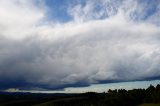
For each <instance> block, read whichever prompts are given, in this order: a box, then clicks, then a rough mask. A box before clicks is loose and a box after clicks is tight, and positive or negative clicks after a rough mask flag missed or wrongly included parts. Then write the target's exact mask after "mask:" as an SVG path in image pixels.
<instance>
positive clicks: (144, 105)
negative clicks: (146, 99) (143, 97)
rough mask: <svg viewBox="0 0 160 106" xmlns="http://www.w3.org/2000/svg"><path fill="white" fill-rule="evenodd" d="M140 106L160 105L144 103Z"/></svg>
mask: <svg viewBox="0 0 160 106" xmlns="http://www.w3.org/2000/svg"><path fill="white" fill-rule="evenodd" d="M140 106H160V104H152V103H145V104H142V105H140Z"/></svg>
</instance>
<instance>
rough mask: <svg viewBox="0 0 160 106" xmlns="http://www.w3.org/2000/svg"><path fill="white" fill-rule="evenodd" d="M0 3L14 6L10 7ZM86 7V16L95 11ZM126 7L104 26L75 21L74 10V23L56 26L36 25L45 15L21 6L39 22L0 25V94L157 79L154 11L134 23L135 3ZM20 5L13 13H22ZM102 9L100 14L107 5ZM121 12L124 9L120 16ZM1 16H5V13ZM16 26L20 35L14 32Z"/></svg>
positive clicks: (91, 21) (159, 72) (158, 51)
mask: <svg viewBox="0 0 160 106" xmlns="http://www.w3.org/2000/svg"><path fill="white" fill-rule="evenodd" d="M2 1H3V0H2ZM3 2H4V3H8V2H9V3H11V5H13V7H14V6H15V4H14V2H11V1H7V2H5V1H3ZM30 2H31V1H29V3H30ZM90 2H91V1H89V2H87V3H88V4H86V6H87V5H89V6H88V7H86V6H85V7H81V8H84V9H82V10H84V11H85V10H86V8H88V9H87V10H86V14H87V12H92V10H93V8H94V7H92V6H94V5H92V4H90ZM100 2H103V1H100ZM131 2H133V1H132V0H131V1H129V2H124V3H121V5H120V4H119V5H120V6H119V8H118V9H116V11H117V12H116V13H114V14H112V15H111V16H109V17H107V18H104V19H103V20H99V19H97V18H96V19H95V18H88V16H87V17H86V15H85V16H81V17H82V18H83V19H79V18H81V17H78V18H76V16H75V15H77V14H78V12H77V11H81V9H80V10H77V11H75V7H73V8H69V9H70V11H71V10H72V9H73V10H72V12H77V13H76V14H72V15H73V17H74V18H76V19H75V20H73V21H72V22H68V23H64V24H58V25H57V24H56V25H55V24H39V23H42V21H41V20H43V16H45V12H44V10H43V11H42V10H41V9H40V8H39V7H35V6H34V8H32V6H31V5H28V3H26V4H23V3H22V4H23V5H24V7H25V6H26V8H27V7H28V8H29V7H30V8H31V9H29V10H27V11H32V12H33V13H35V14H34V16H36V17H38V18H31V20H29V19H30V18H29V19H28V18H27V19H26V20H28V21H29V22H31V23H30V24H28V22H27V23H23V22H21V21H18V18H20V16H21V15H23V14H19V15H18V16H15V19H16V20H17V22H19V24H20V26H16V25H17V23H14V22H12V21H11V24H13V25H15V27H12V26H13V25H12V26H10V23H9V24H8V23H7V22H4V23H3V24H2V22H0V26H3V25H6V27H3V28H4V29H5V30H2V31H0V85H1V86H0V89H8V88H19V89H38V88H42V89H61V88H65V87H70V86H88V85H90V84H94V83H103V82H120V81H134V80H148V79H156V78H159V76H160V68H159V63H160V49H159V46H160V44H159V35H160V30H159V29H160V28H159V26H157V24H156V25H155V24H154V22H155V21H154V20H153V21H152V19H151V18H153V17H157V12H159V10H157V12H156V13H154V14H155V15H152V16H151V18H148V19H147V20H141V21H138V22H136V21H135V20H132V17H129V16H130V15H129V14H131V13H132V11H130V10H134V9H133V7H134V8H135V7H137V5H138V4H137V2H135V4H134V5H133V7H132V6H131V7H130V6H129V7H126V6H128V5H127V4H125V3H131ZM106 3H107V1H106ZM22 4H19V5H20V6H19V7H18V8H20V9H21V11H22V13H23V9H24V8H21V5H22ZM7 5H9V4H7ZM78 5H80V4H77V6H78ZM157 5H159V4H157ZM102 6H103V7H104V8H105V6H106V5H102ZM110 6H112V5H111V4H110ZM122 7H126V8H129V9H126V11H124V10H125V9H123V8H122ZM5 8H7V9H8V10H10V9H13V10H12V11H14V12H13V13H15V14H16V12H19V10H17V9H15V10H14V8H10V7H7V6H6V7H5ZM5 8H4V9H5ZM16 8H17V7H16ZM28 8H27V9H28ZM136 9H137V8H136ZM24 10H25V9H24ZM90 10H91V11H90ZM127 10H128V11H127ZM138 10H140V9H138ZM138 10H136V11H138ZM34 11H35V12H34ZM37 11H38V12H37ZM101 11H103V9H102V10H101ZM113 11H114V10H113ZM105 12H106V11H105ZM140 12H141V11H140ZM102 13H104V12H102ZM141 13H143V12H141ZM0 14H1V13H0ZM5 14H6V15H7V14H9V11H8V12H6V13H5ZM39 14H42V15H39ZM78 15H81V14H78ZM82 15H83V14H82ZM1 16H5V15H2V14H1V15H0V17H1ZM29 16H32V14H29ZM29 16H28V17H29ZM89 16H90V17H92V15H90V14H89ZM10 18H12V17H9V19H10ZM32 19H35V20H32ZM85 19H86V20H85ZM4 20H5V18H4ZM77 20H82V21H77ZM21 25H22V26H23V27H22V29H23V30H21V29H19V27H21ZM35 25H36V26H35ZM26 26H27V27H26ZM13 30H14V32H16V33H13ZM23 31H24V32H23ZM28 31H29V32H28ZM17 32H20V33H17ZM26 32H27V33H26Z"/></svg>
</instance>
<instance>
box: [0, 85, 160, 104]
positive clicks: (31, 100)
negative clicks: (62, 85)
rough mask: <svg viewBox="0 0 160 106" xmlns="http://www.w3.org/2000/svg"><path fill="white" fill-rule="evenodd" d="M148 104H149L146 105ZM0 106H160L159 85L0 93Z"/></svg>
mask: <svg viewBox="0 0 160 106" xmlns="http://www.w3.org/2000/svg"><path fill="white" fill-rule="evenodd" d="M147 103H149V104H147ZM0 106H160V85H157V86H156V87H154V86H152V85H150V86H149V87H148V88H147V89H133V90H125V89H118V90H117V89H116V90H109V91H108V92H107V93H105V92H104V93H95V92H88V93H83V94H41V93H7V92H1V93H0Z"/></svg>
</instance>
